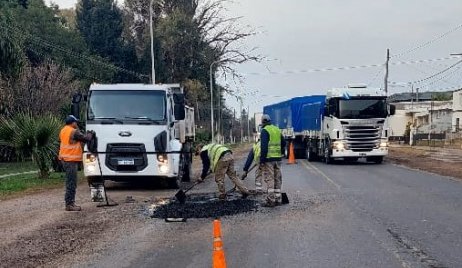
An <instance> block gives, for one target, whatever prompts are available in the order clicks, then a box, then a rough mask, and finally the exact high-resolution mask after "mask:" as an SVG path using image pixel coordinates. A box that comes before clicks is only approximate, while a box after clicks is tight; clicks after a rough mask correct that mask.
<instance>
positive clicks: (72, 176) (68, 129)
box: [58, 115, 92, 211]
mask: <svg viewBox="0 0 462 268" xmlns="http://www.w3.org/2000/svg"><path fill="white" fill-rule="evenodd" d="M77 123H78V119H77V118H76V117H74V116H73V115H70V116H69V117H67V118H66V125H65V126H64V127H63V128H62V129H61V132H60V133H59V140H60V146H59V156H58V158H59V160H61V163H62V165H63V168H64V171H65V172H66V194H65V196H64V201H65V203H66V208H65V209H66V211H80V210H81V208H80V207H79V206H76V205H75V192H76V189H77V171H78V168H79V165H80V162H82V154H83V145H82V142H86V141H89V140H91V138H92V134H87V135H84V134H83V133H82V132H80V131H79V129H78V125H77Z"/></svg>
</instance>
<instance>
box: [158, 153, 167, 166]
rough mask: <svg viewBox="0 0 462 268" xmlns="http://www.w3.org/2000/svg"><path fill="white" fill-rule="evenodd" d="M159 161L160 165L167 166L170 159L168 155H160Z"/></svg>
mask: <svg viewBox="0 0 462 268" xmlns="http://www.w3.org/2000/svg"><path fill="white" fill-rule="evenodd" d="M157 161H159V162H160V163H164V164H167V163H168V157H167V155H166V154H158V155H157Z"/></svg>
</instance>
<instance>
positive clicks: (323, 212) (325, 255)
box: [74, 159, 462, 267]
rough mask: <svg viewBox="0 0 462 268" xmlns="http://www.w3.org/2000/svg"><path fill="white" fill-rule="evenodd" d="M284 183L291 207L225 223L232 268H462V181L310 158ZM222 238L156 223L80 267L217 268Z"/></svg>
mask: <svg viewBox="0 0 462 268" xmlns="http://www.w3.org/2000/svg"><path fill="white" fill-rule="evenodd" d="M283 176H284V182H283V191H285V192H287V194H288V196H289V199H290V202H291V203H290V204H288V205H285V206H280V207H276V208H273V209H271V208H261V207H260V208H258V211H257V212H249V213H244V214H239V215H234V216H226V217H222V218H221V221H222V232H223V240H224V249H225V255H226V261H227V264H228V267H462V182H461V181H458V180H455V179H451V178H449V177H442V176H438V175H434V174H430V173H425V172H420V171H415V170H410V169H407V168H404V167H400V166H396V165H392V164H389V163H384V164H382V165H375V164H366V163H357V164H336V165H326V164H323V163H317V162H315V163H310V162H307V161H306V160H300V159H299V160H298V164H296V165H287V164H283ZM252 179H253V176H250V177H249V179H248V180H247V181H246V183H247V184H249V185H251V181H252ZM215 187H216V186H215V184H214V182H212V181H210V180H209V181H208V182H205V183H204V184H203V185H201V186H200V189H198V190H197V191H202V192H213V191H214V190H215ZM229 187H230V186H229V185H228V188H229ZM197 191H196V192H197ZM140 213H141V212H140ZM212 240H213V239H212V219H188V221H187V222H186V223H166V222H165V221H163V220H162V219H149V220H147V221H146V223H145V224H144V225H143V226H142V227H141V228H138V229H137V230H135V231H134V232H132V233H130V235H127V236H122V237H119V238H118V239H117V240H115V241H112V242H111V244H110V245H108V246H107V247H106V248H105V249H104V250H101V251H99V252H97V253H94V254H93V255H92V256H90V257H89V258H88V260H86V261H85V262H82V261H77V262H76V263H74V265H75V266H76V267H211V263H212Z"/></svg>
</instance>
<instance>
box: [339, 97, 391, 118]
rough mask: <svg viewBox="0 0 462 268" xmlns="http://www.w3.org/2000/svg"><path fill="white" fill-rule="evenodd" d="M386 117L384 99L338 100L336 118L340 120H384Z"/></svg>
mask: <svg viewBox="0 0 462 268" xmlns="http://www.w3.org/2000/svg"><path fill="white" fill-rule="evenodd" d="M386 116H387V110H386V102H385V100H384V99H357V100H355V99H350V100H339V105H338V117H339V118H342V119H367V118H384V117H386Z"/></svg>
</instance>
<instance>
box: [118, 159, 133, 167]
mask: <svg viewBox="0 0 462 268" xmlns="http://www.w3.org/2000/svg"><path fill="white" fill-rule="evenodd" d="M117 164H118V165H119V166H133V165H135V160H133V159H124V160H119V161H117Z"/></svg>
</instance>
